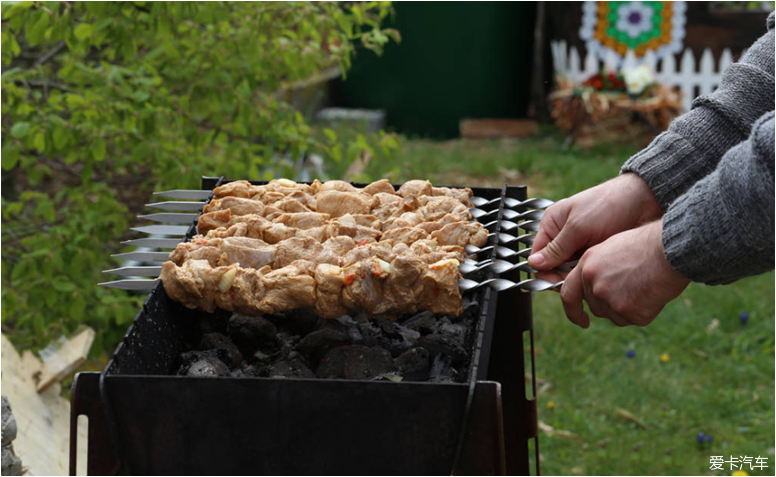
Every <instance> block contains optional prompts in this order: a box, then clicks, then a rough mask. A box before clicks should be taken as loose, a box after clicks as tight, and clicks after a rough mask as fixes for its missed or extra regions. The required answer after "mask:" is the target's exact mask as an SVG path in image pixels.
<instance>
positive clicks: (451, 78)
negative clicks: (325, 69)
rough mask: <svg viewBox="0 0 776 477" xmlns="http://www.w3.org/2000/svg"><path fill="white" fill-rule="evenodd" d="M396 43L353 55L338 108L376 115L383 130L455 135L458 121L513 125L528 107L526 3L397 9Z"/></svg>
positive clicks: (529, 22) (337, 92) (339, 87)
mask: <svg viewBox="0 0 776 477" xmlns="http://www.w3.org/2000/svg"><path fill="white" fill-rule="evenodd" d="M394 8H395V11H396V15H395V17H394V19H393V22H392V25H390V26H391V27H393V28H397V29H398V30H399V31H400V32H401V36H402V41H401V43H399V44H391V45H389V46H388V47H387V48H386V50H385V52H384V53H383V55H382V56H380V57H378V56H376V55H374V54H373V53H371V52H369V51H364V50H360V51H359V53H358V55H357V57H356V58H355V60H354V62H353V69H352V70H351V71H350V72H348V76H347V79H346V80H344V81H342V80H338V81H337V82H336V84H335V85H334V87H333V98H334V101H335V102H336V103H338V105H341V106H344V107H352V108H370V109H383V110H385V111H386V113H387V120H388V126H389V128H390V129H392V130H395V131H398V132H401V133H404V134H407V135H410V136H425V137H436V138H449V137H456V136H458V122H459V121H460V120H461V119H463V118H519V117H525V115H526V110H527V108H528V102H529V94H530V82H531V56H532V55H531V51H532V45H533V26H534V22H535V12H536V4H535V3H534V2H397V3H394Z"/></svg>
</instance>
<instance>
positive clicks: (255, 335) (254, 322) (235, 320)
mask: <svg viewBox="0 0 776 477" xmlns="http://www.w3.org/2000/svg"><path fill="white" fill-rule="evenodd" d="M227 331H228V333H229V335H230V336H231V337H232V338H233V339H234V341H235V342H236V343H239V344H240V346H247V347H250V346H262V345H267V344H275V343H276V336H277V333H278V330H277V328H276V327H275V325H273V324H272V322H271V321H269V320H267V319H266V318H262V317H260V316H245V315H237V314H235V315H232V317H231V318H230V319H229V325H228V328H227Z"/></svg>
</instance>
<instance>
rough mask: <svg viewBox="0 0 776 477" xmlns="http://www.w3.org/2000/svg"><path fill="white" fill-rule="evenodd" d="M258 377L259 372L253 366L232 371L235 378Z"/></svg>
mask: <svg viewBox="0 0 776 477" xmlns="http://www.w3.org/2000/svg"><path fill="white" fill-rule="evenodd" d="M256 376H259V370H258V369H257V368H256V366H255V365H253V364H249V365H247V366H243V367H242V368H239V369H235V370H234V371H232V377H233V378H253V377H256Z"/></svg>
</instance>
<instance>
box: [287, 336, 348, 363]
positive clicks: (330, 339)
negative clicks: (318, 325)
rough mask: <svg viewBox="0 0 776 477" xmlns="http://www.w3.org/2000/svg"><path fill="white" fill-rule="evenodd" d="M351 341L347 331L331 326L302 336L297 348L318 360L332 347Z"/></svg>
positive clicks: (312, 358)
mask: <svg viewBox="0 0 776 477" xmlns="http://www.w3.org/2000/svg"><path fill="white" fill-rule="evenodd" d="M349 342H350V339H349V337H348V335H347V334H346V333H344V332H342V331H339V330H335V329H331V328H322V329H320V330H317V331H313V332H312V333H310V334H309V335H307V336H305V337H304V338H302V339H301V340H300V341H299V344H298V345H296V349H297V350H298V351H299V352H300V353H302V354H303V355H305V356H307V357H308V358H310V359H311V360H313V361H315V362H317V361H320V359H321V358H323V356H324V355H325V354H326V352H327V351H329V350H330V349H332V348H334V347H336V346H342V345H344V344H348V343H349Z"/></svg>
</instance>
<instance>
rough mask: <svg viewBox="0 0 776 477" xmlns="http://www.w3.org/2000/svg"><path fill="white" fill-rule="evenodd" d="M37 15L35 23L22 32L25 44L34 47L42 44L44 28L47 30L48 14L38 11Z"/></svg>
mask: <svg viewBox="0 0 776 477" xmlns="http://www.w3.org/2000/svg"><path fill="white" fill-rule="evenodd" d="M38 14H39V15H40V17H39V18H38V19H37V20H36V21H35V23H33V24H32V26H28V27H27V28H25V30H24V34H25V36H26V37H27V42H28V43H29V44H30V46H35V45H37V44H39V43H42V42H43V39H44V38H45V36H46V28H48V25H49V16H48V14H47V13H46V12H44V11H43V10H40V11H39V12H38Z"/></svg>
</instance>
